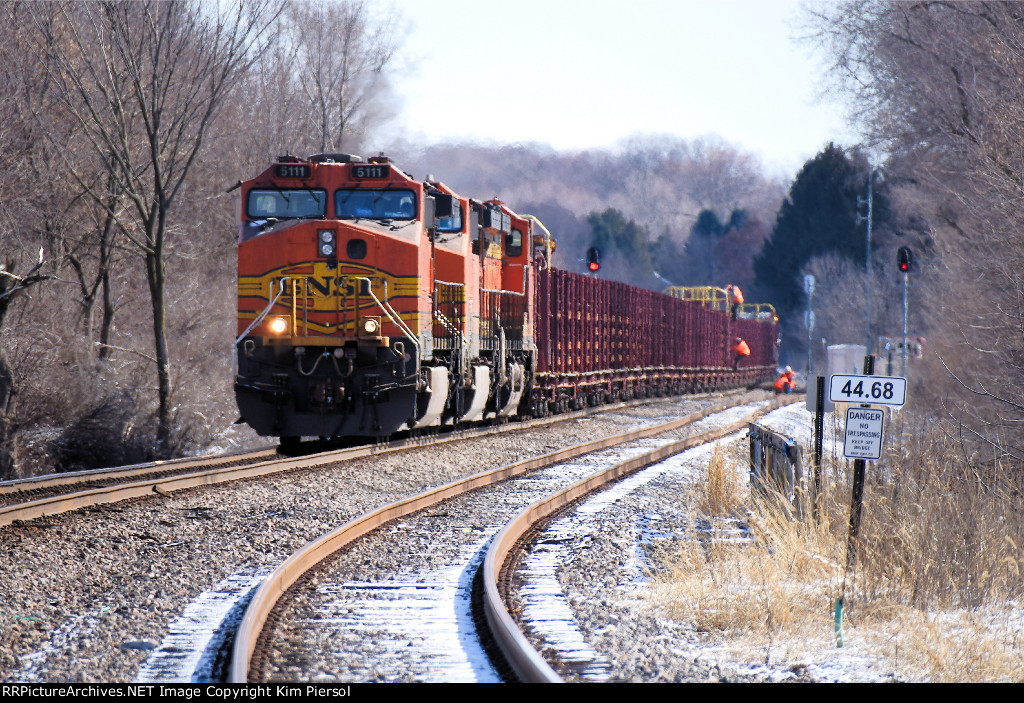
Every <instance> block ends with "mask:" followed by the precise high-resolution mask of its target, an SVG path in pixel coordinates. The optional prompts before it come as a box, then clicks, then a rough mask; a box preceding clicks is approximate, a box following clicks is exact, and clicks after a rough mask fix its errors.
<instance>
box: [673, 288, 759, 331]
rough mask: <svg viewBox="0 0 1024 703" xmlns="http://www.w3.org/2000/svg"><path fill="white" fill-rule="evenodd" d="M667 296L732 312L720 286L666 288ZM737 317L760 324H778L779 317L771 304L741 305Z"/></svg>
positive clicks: (727, 295)
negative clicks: (756, 321)
mask: <svg viewBox="0 0 1024 703" xmlns="http://www.w3.org/2000/svg"><path fill="white" fill-rule="evenodd" d="M664 293H665V295H669V296H671V297H673V298H678V299H679V300H690V301H693V302H696V303H700V304H701V305H703V306H705V307H710V308H711V309H712V310H720V311H722V312H730V311H731V307H730V305H729V293H728V292H726V290H725V288H719V287H718V286H672V287H671V288H666V289H665V291H664ZM737 317H740V318H743V319H747V320H758V321H760V322H771V323H773V324H774V323H777V322H778V321H779V315H778V313H777V312H776V311H775V306H774V305H772V304H771V303H741V304H740V307H739V310H737Z"/></svg>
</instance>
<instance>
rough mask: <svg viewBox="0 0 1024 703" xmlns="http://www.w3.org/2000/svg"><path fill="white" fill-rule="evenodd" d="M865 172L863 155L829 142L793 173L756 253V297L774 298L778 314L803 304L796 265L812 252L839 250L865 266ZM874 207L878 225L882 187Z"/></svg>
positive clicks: (882, 214) (882, 206)
mask: <svg viewBox="0 0 1024 703" xmlns="http://www.w3.org/2000/svg"><path fill="white" fill-rule="evenodd" d="M869 173H870V166H869V165H868V163H867V160H866V159H864V158H863V157H862V156H860V155H859V154H857V153H854V154H853V155H852V156H851V155H848V154H847V153H846V152H844V151H843V149H842V148H841V147H838V146H836V145H835V144H829V145H828V147H826V148H825V149H824V150H823V151H822V152H821V153H820V154H818V155H817V156H815V157H814V158H813V159H811V160H810V161H808V162H807V163H806V164H804V167H803V168H802V169H801V170H800V173H799V174H797V177H796V180H795V181H794V182H793V185H792V187H791V188H790V191H789V197H787V198H786V201H785V202H784V203H783V204H782V208H781V209H780V210H779V215H778V218H777V219H776V221H775V227H774V229H773V230H772V234H771V237H769V239H768V241H767V242H765V245H764V248H763V249H762V250H761V253H760V254H759V255H758V256H757V258H755V259H754V274H755V275H756V284H757V289H758V291H759V293H760V296H759V297H761V298H763V299H764V300H766V301H769V302H772V303H774V304H775V306H776V308H777V309H778V311H779V313H780V314H784V313H789V312H792V311H794V310H797V309H799V308H801V307H802V306H803V304H804V293H803V288H802V283H801V281H800V280H799V278H800V275H799V274H800V269H801V268H802V267H803V265H804V264H805V263H807V261H809V260H810V259H812V258H813V257H815V256H819V255H822V254H829V253H832V254H838V255H839V256H842V257H845V258H848V259H851V260H852V261H853V262H854V263H855V264H857V265H860V266H864V255H865V223H864V222H863V220H862V218H861V217H860V215H861V214H866V208H863V207H862V206H861V205H860V204H859V200H858V199H863V198H865V197H866V196H867V182H868V177H869ZM873 209H874V214H873V221H874V223H875V225H876V226H877V224H878V223H879V222H881V221H882V220H884V219H885V218H886V216H887V215H886V213H887V211H888V207H887V203H886V199H885V197H884V194H883V193H880V192H877V191H876V192H875V193H874V208H873Z"/></svg>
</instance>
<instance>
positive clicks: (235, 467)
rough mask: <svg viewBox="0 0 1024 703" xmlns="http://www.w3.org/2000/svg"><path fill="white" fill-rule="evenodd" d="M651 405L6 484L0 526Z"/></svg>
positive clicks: (1, 486) (0, 494)
mask: <svg viewBox="0 0 1024 703" xmlns="http://www.w3.org/2000/svg"><path fill="white" fill-rule="evenodd" d="M726 395H730V394H726ZM732 395H734V394H732ZM651 402H652V401H651V400H649V399H644V400H632V401H625V402H620V403H615V404H611V405H605V406H599V407H596V408H586V409H583V410H578V411H574V412H569V413H564V414H561V415H555V416H551V417H546V418H539V419H531V420H522V421H518V422H507V423H501V424H495V425H492V426H487V427H479V428H470V429H463V430H457V431H448V432H444V433H437V434H423V435H420V436H416V437H410V438H406V439H397V440H393V441H390V442H386V443H379V444H367V445H359V446H355V447H349V448H344V449H335V450H329V451H322V452H316V453H314V454H310V455H305V456H292V457H289V456H281V455H279V453H278V450H277V449H276V448H268V449H263V450H258V451H254V452H247V453H244V454H231V455H224V456H204V457H194V458H185V459H176V460H169V461H156V462H152V463H148V464H137V465H133V466H126V467H118V468H111V469H100V470H95V471H80V472H73V473H67V474H51V475H47V476H41V477H36V478H30V479H21V480H17V481H5V482H0V503H4V504H3V505H0V527H3V526H4V525H9V524H12V523H16V522H18V521H25V520H32V519H35V518H39V517H44V516H48V515H59V514H61V513H65V512H70V511H73V510H80V509H83V508H90V507H95V506H100V505H109V504H112V503H118V502H121V501H126V500H131V499H136V498H146V497H154V496H167V495H170V494H172V493H175V492H178V491H182V490H186V489H189V488H196V487H199V486H208V485H214V484H220V483H228V482H232V481H240V480H244V479H251V478H258V477H260V476H266V475H269V474H275V473H280V472H285V471H295V470H300V469H309V468H314V467H317V466H322V465H325V464H333V463H336V462H340V461H348V460H352V459H357V458H360V457H366V456H371V455H374V454H384V453H389V452H396V451H402V450H406V449H409V448H415V447H423V446H430V445H432V444H440V443H445V442H454V441H459V440H463V439H469V438H473V437H481V436H486V435H488V434H494V433H497V432H506V431H515V430H520V429H528V428H532V427H538V426H544V425H550V424H554V423H559V422H568V421H573V420H577V419H579V418H582V417H587V416H589V415H592V414H595V413H599V412H607V411H609V410H614V409H616V408H620V407H630V406H635V405H639V404H643V403H651ZM311 446H314V447H316V446H319V445H318V444H313V445H311Z"/></svg>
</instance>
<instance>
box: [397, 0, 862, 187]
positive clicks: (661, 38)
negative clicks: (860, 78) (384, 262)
mask: <svg viewBox="0 0 1024 703" xmlns="http://www.w3.org/2000/svg"><path fill="white" fill-rule="evenodd" d="M392 2H393V4H394V6H395V8H396V10H397V11H398V13H399V15H400V16H401V17H402V23H403V24H404V26H405V40H404V42H403V44H402V48H401V50H400V52H399V54H398V56H397V63H396V66H397V68H398V74H399V77H398V79H397V83H396V87H397V91H398V96H399V101H400V103H401V105H402V110H401V112H400V114H399V115H398V116H397V117H396V118H395V119H394V120H393V121H392V122H391V123H390V125H389V131H388V135H389V136H394V135H396V134H400V135H402V136H404V137H405V138H407V139H411V140H415V141H427V142H434V141H442V140H465V139H471V140H475V141H483V142H498V143H516V142H542V143H546V144H550V145H551V146H553V147H555V148H556V149H569V150H576V149H585V148H588V147H610V146H612V145H614V144H615V143H616V142H619V141H620V140H622V139H623V138H625V137H628V136H631V135H634V134H638V133H644V134H670V135H676V136H680V137H684V138H688V139H692V138H695V137H700V136H706V135H717V136H719V137H721V138H722V139H723V140H724V141H726V142H728V143H731V144H734V145H736V146H738V147H740V148H742V149H743V150H745V151H750V152H753V153H755V154H758V155H759V156H761V158H762V160H763V162H764V164H765V166H766V167H767V168H768V169H769V170H770V171H773V172H779V173H780V174H781V173H786V174H789V175H792V174H793V173H795V171H796V170H798V169H799V167H800V166H801V165H802V164H803V162H804V161H806V160H807V159H809V158H811V157H812V156H814V154H816V153H817V152H818V151H820V150H821V148H822V147H823V146H824V145H825V144H827V143H828V142H829V141H832V140H834V141H836V142H837V143H839V144H842V145H843V146H850V145H852V144H854V143H856V142H857V141H858V138H857V137H856V136H855V135H854V134H853V132H851V130H849V129H848V128H847V127H846V125H845V122H844V119H843V114H842V110H841V109H840V108H839V106H838V105H836V104H835V103H833V102H830V101H825V100H822V99H821V90H820V84H821V72H820V64H821V62H822V59H821V57H815V56H814V55H813V52H812V49H811V48H810V47H808V46H805V45H801V44H798V43H796V42H794V41H792V37H794V36H795V35H796V34H797V32H798V30H799V27H798V25H797V19H798V14H799V9H800V2H799V0H706V1H700V0H516V1H515V2H488V1H483V0H432V1H431V2H423V0H392Z"/></svg>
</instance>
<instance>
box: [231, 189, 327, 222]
mask: <svg viewBox="0 0 1024 703" xmlns="http://www.w3.org/2000/svg"><path fill="white" fill-rule="evenodd" d="M326 206H327V193H326V192H325V191H322V190H310V189H308V188H303V189H301V190H299V189H295V190H264V189H253V190H250V191H249V203H248V206H247V207H246V214H247V215H248V216H249V217H252V218H258V219H269V218H276V219H279V220H283V219H292V218H302V217H311V218H316V219H323V218H324V216H325V215H326V214H327V207H326Z"/></svg>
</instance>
